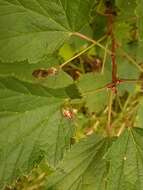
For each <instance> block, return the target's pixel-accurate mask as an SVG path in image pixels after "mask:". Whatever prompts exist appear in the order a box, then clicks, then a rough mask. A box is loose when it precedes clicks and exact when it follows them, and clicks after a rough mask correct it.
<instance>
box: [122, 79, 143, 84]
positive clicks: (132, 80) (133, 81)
mask: <svg viewBox="0 0 143 190" xmlns="http://www.w3.org/2000/svg"><path fill="white" fill-rule="evenodd" d="M120 80H121V81H122V82H127V83H143V80H138V79H120Z"/></svg>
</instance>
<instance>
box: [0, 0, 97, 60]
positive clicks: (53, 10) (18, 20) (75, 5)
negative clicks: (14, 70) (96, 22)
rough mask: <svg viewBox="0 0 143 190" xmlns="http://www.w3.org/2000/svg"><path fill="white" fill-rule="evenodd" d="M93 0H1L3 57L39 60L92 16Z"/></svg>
mask: <svg viewBox="0 0 143 190" xmlns="http://www.w3.org/2000/svg"><path fill="white" fill-rule="evenodd" d="M93 2H94V1H93V0H85V1H81V0H74V1H69V0H52V1H51V0H36V1H35V0H31V1H27V0H18V1H17V0H12V1H11V0H0V25H1V27H0V58H1V59H2V60H5V61H20V60H25V59H28V60H29V61H32V62H37V61H38V60H39V59H40V58H41V57H42V56H43V55H47V54H48V53H53V52H54V51H55V50H56V49H58V48H59V47H60V46H61V45H62V44H63V43H64V42H65V41H66V40H67V39H69V37H70V36H71V33H72V32H74V31H79V30H81V29H82V28H83V27H84V26H85V25H86V24H88V20H89V12H90V9H91V6H92V3H93Z"/></svg>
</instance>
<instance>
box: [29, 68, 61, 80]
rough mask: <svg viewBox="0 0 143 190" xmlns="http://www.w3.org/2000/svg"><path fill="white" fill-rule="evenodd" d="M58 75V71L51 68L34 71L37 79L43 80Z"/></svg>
mask: <svg viewBox="0 0 143 190" xmlns="http://www.w3.org/2000/svg"><path fill="white" fill-rule="evenodd" d="M57 73H58V70H57V69H56V68H55V67H51V68H49V69H43V68H41V69H36V70H34V71H33V73H32V75H33V76H34V77H35V78H38V79H41V78H46V77H48V76H54V75H56V74H57Z"/></svg>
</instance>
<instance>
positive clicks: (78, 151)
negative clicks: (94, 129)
mask: <svg viewBox="0 0 143 190" xmlns="http://www.w3.org/2000/svg"><path fill="white" fill-rule="evenodd" d="M109 146H110V143H109V141H108V139H104V138H102V137H100V136H97V135H93V136H90V137H89V138H87V139H84V140H82V141H81V142H79V143H78V144H76V145H75V146H74V147H73V148H72V149H71V152H69V153H68V154H67V156H66V157H65V159H64V161H63V163H61V164H60V166H59V167H58V169H57V171H56V172H55V173H54V174H53V175H51V176H49V177H48V179H47V183H46V185H45V189H46V190H62V189H64V190H97V189H100V190H101V189H102V190H103V189H105V186H106V181H105V180H104V178H105V174H106V172H107V168H106V163H105V160H104V159H103V156H104V154H105V152H106V151H107V150H108V148H109Z"/></svg>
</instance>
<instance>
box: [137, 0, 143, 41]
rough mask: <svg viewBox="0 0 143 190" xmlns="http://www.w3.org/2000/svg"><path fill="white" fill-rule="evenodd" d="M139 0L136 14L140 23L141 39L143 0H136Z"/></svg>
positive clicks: (141, 35)
mask: <svg viewBox="0 0 143 190" xmlns="http://www.w3.org/2000/svg"><path fill="white" fill-rule="evenodd" d="M136 1H137V9H136V16H137V18H138V20H137V23H138V29H139V36H140V39H141V40H142V39H143V22H142V19H143V11H142V7H143V0H136Z"/></svg>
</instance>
